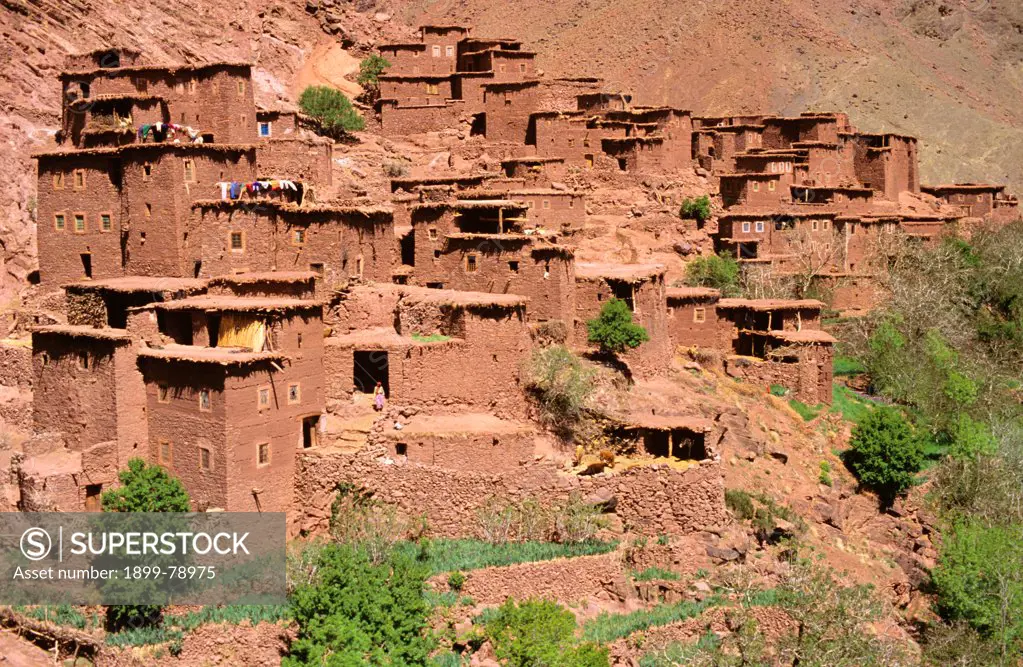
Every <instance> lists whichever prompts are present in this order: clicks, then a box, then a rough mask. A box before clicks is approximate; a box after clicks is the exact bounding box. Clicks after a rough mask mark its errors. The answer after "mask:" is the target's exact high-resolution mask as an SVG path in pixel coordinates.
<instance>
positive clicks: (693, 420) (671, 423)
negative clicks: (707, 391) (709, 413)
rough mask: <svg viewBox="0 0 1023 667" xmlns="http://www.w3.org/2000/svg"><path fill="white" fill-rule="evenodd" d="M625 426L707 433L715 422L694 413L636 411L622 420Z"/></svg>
mask: <svg viewBox="0 0 1023 667" xmlns="http://www.w3.org/2000/svg"><path fill="white" fill-rule="evenodd" d="M621 423H622V426H624V427H625V428H644V429H650V430H655V431H673V430H675V429H684V430H687V431H695V432H697V433H707V432H709V431H711V430H712V429H713V428H714V422H713V421H711V420H710V419H707V418H706V417H696V416H692V415H653V414H648V413H645V412H634V413H632V414H630V415H628V416H627V417H625V419H623V420H622V422H621Z"/></svg>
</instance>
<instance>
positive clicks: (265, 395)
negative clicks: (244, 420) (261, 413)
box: [256, 387, 270, 408]
mask: <svg viewBox="0 0 1023 667" xmlns="http://www.w3.org/2000/svg"><path fill="white" fill-rule="evenodd" d="M257 397H258V398H257V399H256V405H258V406H259V407H260V408H268V407H270V387H260V388H259V392H258V394H257Z"/></svg>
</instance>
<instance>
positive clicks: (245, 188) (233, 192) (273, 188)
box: [216, 179, 298, 200]
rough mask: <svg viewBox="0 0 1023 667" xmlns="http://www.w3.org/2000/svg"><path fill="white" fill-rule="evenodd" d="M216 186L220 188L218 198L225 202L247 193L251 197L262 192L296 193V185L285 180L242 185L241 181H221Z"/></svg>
mask: <svg viewBox="0 0 1023 667" xmlns="http://www.w3.org/2000/svg"><path fill="white" fill-rule="evenodd" d="M216 185H217V187H218V188H220V198H221V199H225V200H226V199H238V198H240V197H241V196H242V192H248V193H249V194H252V195H258V194H260V193H262V192H282V191H284V190H291V191H293V192H298V185H297V184H296V183H295V182H294V181H289V180H287V179H274V180H270V181H252V182H251V183H243V182H241V181H222V182H220V183H217V184H216Z"/></svg>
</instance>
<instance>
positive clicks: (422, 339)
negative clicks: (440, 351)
mask: <svg viewBox="0 0 1023 667" xmlns="http://www.w3.org/2000/svg"><path fill="white" fill-rule="evenodd" d="M412 340H414V341H416V342H417V343H443V342H444V341H446V340H451V336H445V335H444V334H439V333H435V334H429V335H425V334H421V333H413V334H412Z"/></svg>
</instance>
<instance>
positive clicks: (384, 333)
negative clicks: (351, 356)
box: [323, 327, 461, 350]
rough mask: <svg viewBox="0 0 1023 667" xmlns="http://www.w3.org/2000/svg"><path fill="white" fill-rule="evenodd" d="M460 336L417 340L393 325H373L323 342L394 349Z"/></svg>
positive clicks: (434, 342)
mask: <svg viewBox="0 0 1023 667" xmlns="http://www.w3.org/2000/svg"><path fill="white" fill-rule="evenodd" d="M452 340H461V339H458V338H449V339H448V340H444V341H430V340H416V339H415V338H412V337H411V336H402V335H401V334H399V333H398V332H397V331H395V330H394V328H393V327H372V328H369V329H359V330H358V331H350V332H348V333H346V334H340V335H336V336H331V337H329V338H324V339H323V344H324V345H327V346H338V347H361V348H366V349H371V350H394V349H400V348H405V347H411V346H426V345H440V344H443V343H447V342H450V341H452Z"/></svg>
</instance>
